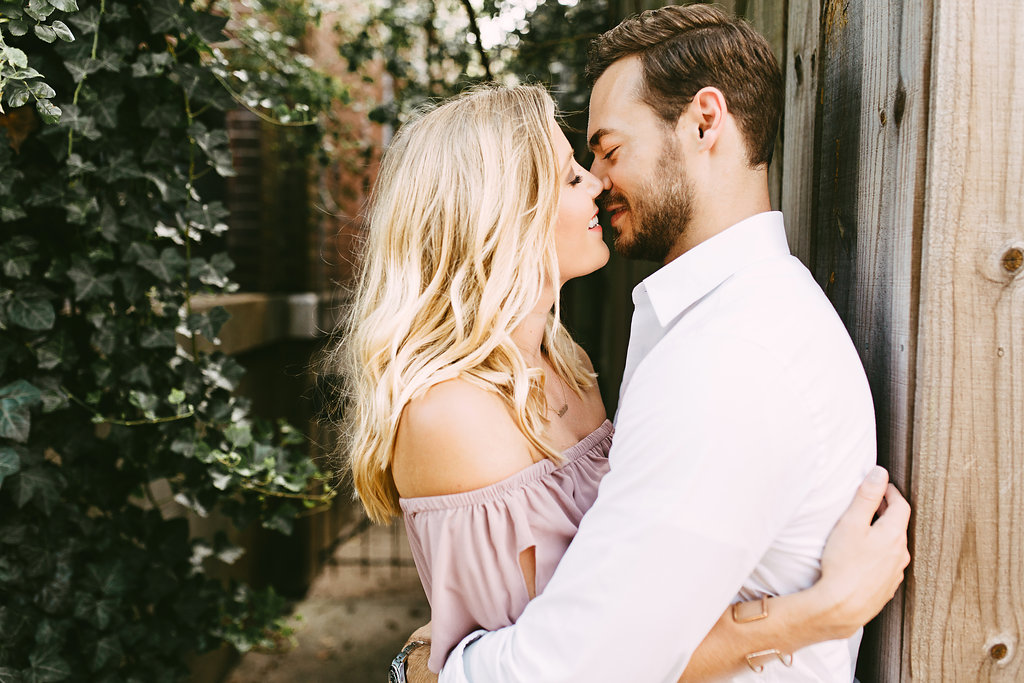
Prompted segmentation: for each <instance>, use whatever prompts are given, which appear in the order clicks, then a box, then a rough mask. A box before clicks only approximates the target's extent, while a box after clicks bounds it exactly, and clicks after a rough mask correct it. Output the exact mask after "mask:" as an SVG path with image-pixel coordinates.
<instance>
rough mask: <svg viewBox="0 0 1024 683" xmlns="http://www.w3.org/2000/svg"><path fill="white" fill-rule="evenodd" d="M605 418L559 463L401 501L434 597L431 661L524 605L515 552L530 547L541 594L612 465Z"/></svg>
mask: <svg viewBox="0 0 1024 683" xmlns="http://www.w3.org/2000/svg"><path fill="white" fill-rule="evenodd" d="M612 432H613V427H612V423H611V422H610V421H608V420H605V422H604V423H603V424H602V425H601V426H600V427H598V428H597V429H596V430H594V431H593V432H591V433H590V434H589V435H588V436H586V437H585V438H584V439H583V440H582V441H580V442H579V443H577V444H576V445H575V446H573V447H572V448H570V449H568V450H567V451H565V452H564V453H563V454H562V455H563V457H564V458H565V462H564V463H563V464H561V465H556V464H555V463H553V462H551V461H550V460H541V461H540V462H537V463H534V464H533V465H531V466H530V467H527V468H526V469H524V470H521V471H520V472H517V473H516V474H514V475H512V476H511V477H509V478H508V479H503V480H502V481H499V482H498V483H496V484H492V485H490V486H486V487H484V488H482V489H476V490H474V491H467V492H465V493H456V494H451V495H446V496H428V497H423V498H402V499H401V500H400V501H399V503H400V504H401V507H402V512H403V513H404V516H405V528H406V532H407V534H408V536H409V544H410V546H411V547H412V555H413V559H414V560H415V562H416V570H417V571H418V572H419V575H420V581H421V582H422V583H423V590H424V591H425V592H426V594H427V600H428V601H429V602H430V612H431V632H432V642H431V652H430V661H429V667H430V669H431V670H432V671H435V672H436V671H440V670H441V667H442V666H443V665H444V662H445V659H446V658H447V657H448V653H449V652H451V650H452V648H454V647H455V646H456V645H457V644H458V643H459V641H461V640H462V639H463V638H464V637H465V636H467V635H468V634H469V633H471V632H473V631H474V630H476V629H479V628H484V629H487V630H495V629H498V628H502V627H504V626H508V625H510V624H512V623H514V622H515V620H516V619H518V618H519V615H520V614H522V613H523V610H524V609H526V603H527V602H529V595H528V594H527V589H526V581H525V579H524V578H523V573H522V569H521V568H520V565H519V555H520V553H522V552H523V551H524V550H526V549H528V548H530V547H531V546H532V547H534V548H535V554H536V565H537V572H536V590H537V594H540V593H541V592H542V591H543V590H544V587H545V586H546V585H547V583H548V581H549V580H550V579H551V576H552V574H554V572H555V567H556V566H557V565H558V561H559V560H560V559H561V558H562V555H563V554H565V550H566V548H568V547H569V542H570V541H571V540H572V538H573V536H575V535H576V530H577V529H578V528H579V524H580V520H581V519H582V518H583V514H584V513H585V512H586V511H587V510H589V509H590V506H591V505H593V503H594V500H595V499H596V498H597V487H598V484H599V483H600V481H601V478H602V477H603V476H604V475H605V473H606V472H607V471H608V449H609V448H610V447H611V442H612Z"/></svg>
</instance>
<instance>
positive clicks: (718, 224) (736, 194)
mask: <svg viewBox="0 0 1024 683" xmlns="http://www.w3.org/2000/svg"><path fill="white" fill-rule="evenodd" d="M751 180H752V181H753V182H736V183H723V184H722V186H721V189H720V190H719V191H716V192H715V193H713V195H712V196H710V197H707V198H705V200H704V201H703V202H701V201H698V202H697V206H696V207H695V210H694V215H693V218H692V219H691V220H690V224H689V226H687V228H686V230H684V231H683V234H681V235H680V236H679V239H678V240H676V243H675V244H674V245H673V246H672V249H670V250H669V253H668V255H667V256H666V257H665V263H664V265H668V264H669V263H671V262H672V261H674V260H676V259H677V258H679V257H680V256H682V255H683V254H685V253H686V252H688V251H689V250H690V249H693V248H694V247H695V246H697V245H698V244H700V243H702V242H704V241H706V240H709V239H711V238H712V237H714V236H715V235H717V234H719V233H721V232H724V231H725V230H728V229H729V228H731V227H732V226H734V225H736V224H737V223H739V222H740V221H742V220H745V219H747V218H750V217H751V216H756V215H757V214H759V213H764V212H766V211H771V210H772V204H771V199H770V197H769V195H768V182H767V180H768V175H767V172H766V171H761V172H758V173H757V174H756V176H755V177H754V178H752V179H751Z"/></svg>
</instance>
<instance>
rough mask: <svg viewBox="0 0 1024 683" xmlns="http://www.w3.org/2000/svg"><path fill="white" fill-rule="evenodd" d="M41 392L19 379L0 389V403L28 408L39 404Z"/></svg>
mask: <svg viewBox="0 0 1024 683" xmlns="http://www.w3.org/2000/svg"><path fill="white" fill-rule="evenodd" d="M41 395H42V392H40V391H39V389H38V388H37V387H35V386H33V385H32V384H30V383H29V382H27V381H25V380H23V379H19V380H15V381H13V382H11V383H10V384H7V385H5V386H3V387H0V402H2V403H4V404H9V405H11V406H14V407H30V406H34V405H36V404H37V403H39V400H40V396H41Z"/></svg>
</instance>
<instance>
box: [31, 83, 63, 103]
mask: <svg viewBox="0 0 1024 683" xmlns="http://www.w3.org/2000/svg"><path fill="white" fill-rule="evenodd" d="M28 91H29V92H30V93H32V95H33V96H34V97H38V98H40V99H50V98H51V97H56V96H57V91H56V90H54V89H53V88H51V87H50V86H49V85H47V84H46V83H44V82H43V81H32V82H31V83H29V84H28Z"/></svg>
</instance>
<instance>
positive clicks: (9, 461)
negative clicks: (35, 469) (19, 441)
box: [0, 446, 21, 486]
mask: <svg viewBox="0 0 1024 683" xmlns="http://www.w3.org/2000/svg"><path fill="white" fill-rule="evenodd" d="M20 469H21V458H19V457H18V454H17V453H16V452H15V451H14V449H13V448H7V447H6V446H4V447H0V486H3V483H4V479H6V478H7V477H9V476H10V475H12V474H14V473H15V472H17V471H18V470H20Z"/></svg>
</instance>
